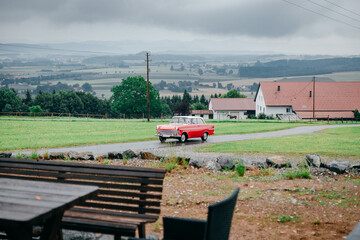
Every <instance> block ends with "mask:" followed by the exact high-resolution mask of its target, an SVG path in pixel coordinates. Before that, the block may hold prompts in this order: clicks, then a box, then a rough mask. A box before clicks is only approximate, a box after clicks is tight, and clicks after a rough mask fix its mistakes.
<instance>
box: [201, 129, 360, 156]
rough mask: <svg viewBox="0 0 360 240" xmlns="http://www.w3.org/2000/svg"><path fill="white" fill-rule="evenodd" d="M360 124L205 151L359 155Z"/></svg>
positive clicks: (214, 145)
mask: <svg viewBox="0 0 360 240" xmlns="http://www.w3.org/2000/svg"><path fill="white" fill-rule="evenodd" d="M359 146H360V127H346V128H334V129H327V130H323V131H320V132H318V133H316V134H311V135H297V136H287V137H277V138H266V139H255V140H247V141H238V142H229V143H220V144H212V145H208V146H205V147H201V148H200V149H199V150H200V151H204V152H223V153H235V154H240V153H265V154H279V153H280V154H285V155H294V156H302V157H303V156H305V155H306V154H308V153H317V154H320V155H321V156H328V157H345V158H357V159H359V158H360V148H359Z"/></svg>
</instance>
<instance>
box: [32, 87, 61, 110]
mask: <svg viewBox="0 0 360 240" xmlns="http://www.w3.org/2000/svg"><path fill="white" fill-rule="evenodd" d="M55 95H57V94H55ZM53 96H54V95H53V94H50V93H48V92H43V91H39V93H38V94H37V95H36V97H35V99H34V102H33V105H35V106H36V105H38V106H40V107H41V109H42V110H44V111H45V112H57V111H54V109H53V106H54V105H53Z"/></svg>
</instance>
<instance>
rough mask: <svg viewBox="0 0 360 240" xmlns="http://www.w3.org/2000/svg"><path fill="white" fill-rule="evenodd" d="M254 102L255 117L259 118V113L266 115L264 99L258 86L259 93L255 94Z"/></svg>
mask: <svg viewBox="0 0 360 240" xmlns="http://www.w3.org/2000/svg"><path fill="white" fill-rule="evenodd" d="M255 102H256V108H255V115H256V116H259V114H260V113H265V114H266V105H265V99H264V95H263V92H262V89H261V86H260V88H259V91H258V93H257V96H256V99H255Z"/></svg>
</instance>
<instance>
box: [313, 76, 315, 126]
mask: <svg viewBox="0 0 360 240" xmlns="http://www.w3.org/2000/svg"><path fill="white" fill-rule="evenodd" d="M313 120H315V76H314V77H313Z"/></svg>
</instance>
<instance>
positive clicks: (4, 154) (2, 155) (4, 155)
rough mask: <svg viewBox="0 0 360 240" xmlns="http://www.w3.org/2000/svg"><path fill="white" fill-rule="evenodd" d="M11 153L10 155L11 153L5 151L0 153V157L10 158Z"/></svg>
mask: <svg viewBox="0 0 360 240" xmlns="http://www.w3.org/2000/svg"><path fill="white" fill-rule="evenodd" d="M11 155H12V153H5V152H2V153H0V157H1V158H10V157H11Z"/></svg>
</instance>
